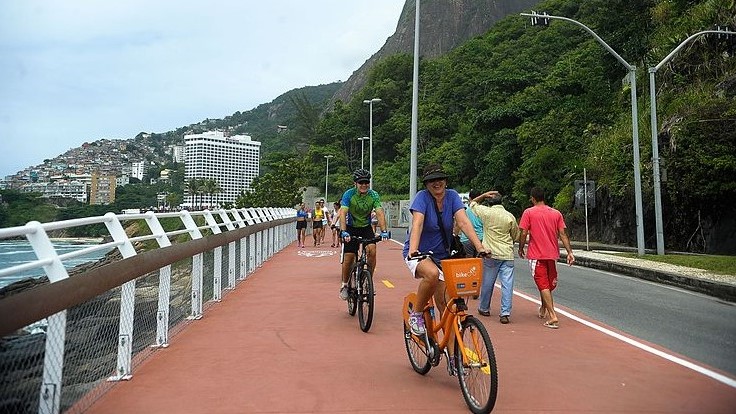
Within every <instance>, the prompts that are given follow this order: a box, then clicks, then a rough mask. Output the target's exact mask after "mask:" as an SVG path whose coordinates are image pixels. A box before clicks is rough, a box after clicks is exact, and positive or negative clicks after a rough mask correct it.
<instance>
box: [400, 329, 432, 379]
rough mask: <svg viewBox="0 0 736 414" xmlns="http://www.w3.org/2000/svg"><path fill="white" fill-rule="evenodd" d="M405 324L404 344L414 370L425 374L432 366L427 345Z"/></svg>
mask: <svg viewBox="0 0 736 414" xmlns="http://www.w3.org/2000/svg"><path fill="white" fill-rule="evenodd" d="M403 325H404V345H405V346H406V354H407V355H408V356H409V362H410V363H411V367H412V368H414V371H416V372H417V373H419V374H421V375H424V374H426V373H428V372H429V370H430V369H431V368H432V364H431V361H430V358H429V356H428V354H427V346H426V345H425V344H424V341H422V339H421V338H419V337H418V336H415V335H412V333H411V329H410V328H409V327H408V326H407V325H406V322H403Z"/></svg>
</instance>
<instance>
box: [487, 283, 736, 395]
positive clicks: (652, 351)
mask: <svg viewBox="0 0 736 414" xmlns="http://www.w3.org/2000/svg"><path fill="white" fill-rule="evenodd" d="M496 286H498V285H496ZM514 295H516V296H519V297H521V298H524V299H526V300H528V301H530V302H534V303H536V304H537V305H542V302H540V301H539V300H537V299H534V298H533V297H531V296H529V295H527V294H525V293H521V292H518V291H516V290H514ZM555 312H557V313H560V314H562V315H564V316H566V317H568V318H570V319H572V320H574V321H576V322H579V323H581V324H583V325H585V326H587V327H589V328H593V329H595V330H596V331H598V332H601V333H603V334H606V335H608V336H611V337H613V338H616V339H618V340H620V341H623V342H625V343H627V344H629V345H633V346H635V347H637V348H639V349H641V350H643V351H645V352H649V353H650V354H654V355H656V356H658V357H660V358H664V359H666V360H668V361H671V362H674V363H675V364H678V365H682V366H683V367H685V368H689V369H691V370H693V371H695V372H697V373H700V374H703V375H705V376H707V377H710V378H713V379H714V380H716V381H718V382H721V383H723V384H726V385H728V386H730V387H732V388H736V380H735V379H733V378H729V377H727V376H725V375H723V374H719V373H718V372H715V371H712V370H709V369H708V368H705V367H702V366H700V365H697V364H693V363H692V362H690V361H686V360H684V359H682V358H679V357H676V356H674V355H670V354H668V353H666V352H663V351H660V350H659V349H655V348H652V347H651V346H649V345H646V344H643V343H641V342H639V341H636V340H634V339H631V338H628V337H626V336H623V335H621V334H619V333H616V332H613V331H611V330H610V329H606V328H604V327H602V326H600V325H596V324H595V323H593V322H590V321H587V320H585V319H582V318H579V317H577V316H575V315H573V314H571V313H569V312H566V311H564V310H560V309H558V308H555Z"/></svg>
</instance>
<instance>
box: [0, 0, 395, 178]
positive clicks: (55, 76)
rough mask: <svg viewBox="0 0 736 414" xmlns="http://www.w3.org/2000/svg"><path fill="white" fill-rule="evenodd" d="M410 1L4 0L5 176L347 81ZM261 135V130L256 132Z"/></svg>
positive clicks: (0, 74)
mask: <svg viewBox="0 0 736 414" xmlns="http://www.w3.org/2000/svg"><path fill="white" fill-rule="evenodd" d="M403 5H404V0H209V1H194V0H124V1H107V0H18V1H16V0H0V62H1V63H0V178H2V177H4V176H6V175H9V174H15V173H16V172H17V171H19V170H22V169H24V168H25V167H28V166H32V165H37V164H41V163H42V162H43V160H44V159H46V158H53V157H55V156H57V155H60V154H62V153H64V152H66V151H67V150H69V149H71V148H74V147H78V146H80V145H81V144H82V143H84V142H91V141H95V140H97V139H100V138H110V139H116V138H123V139H128V138H133V137H135V135H137V134H138V133H139V132H142V131H145V132H166V131H170V130H173V129H175V128H178V127H181V126H185V125H189V124H192V123H196V122H199V121H201V120H203V119H205V118H224V117H225V116H227V115H231V114H232V113H234V112H236V111H247V110H250V109H253V108H255V107H256V106H258V105H260V104H262V103H267V102H270V101H271V100H273V99H274V98H276V97H277V96H279V95H281V94H282V93H284V92H287V91H289V90H291V89H294V88H300V87H303V86H308V85H320V84H325V83H331V82H335V81H344V80H347V79H348V78H349V77H350V75H351V74H352V73H353V71H355V70H356V69H358V68H359V67H360V66H361V65H362V64H363V63H364V62H365V61H366V60H367V59H368V58H369V57H370V56H371V55H372V54H373V53H375V52H377V51H378V50H379V49H380V48H381V46H383V44H384V43H385V41H386V39H387V38H388V37H389V36H391V35H392V34H393V33H394V31H395V29H396V24H397V22H398V20H399V16H400V14H401V9H402V7H403ZM254 138H255V139H257V137H254Z"/></svg>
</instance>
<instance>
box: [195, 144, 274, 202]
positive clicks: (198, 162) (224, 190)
mask: <svg viewBox="0 0 736 414" xmlns="http://www.w3.org/2000/svg"><path fill="white" fill-rule="evenodd" d="M184 153H185V161H184V167H185V177H186V179H187V182H190V181H191V180H192V179H196V180H199V181H202V180H214V181H215V182H216V183H217V185H218V186H219V189H220V191H219V192H216V193H213V194H206V193H204V194H200V195H195V194H190V193H189V192H187V195H186V197H185V198H184V205H185V206H190V207H191V206H202V205H203V206H217V205H219V206H221V205H222V204H223V203H234V202H235V200H236V199H237V198H238V196H239V195H240V193H241V192H242V191H248V190H250V188H251V187H250V184H251V183H252V182H253V179H255V178H256V177H258V174H259V171H260V154H261V143H260V142H258V141H253V140H252V139H251V137H250V136H248V135H233V136H225V133H223V132H220V131H208V132H205V133H203V134H192V135H185V136H184ZM195 196H196V200H195Z"/></svg>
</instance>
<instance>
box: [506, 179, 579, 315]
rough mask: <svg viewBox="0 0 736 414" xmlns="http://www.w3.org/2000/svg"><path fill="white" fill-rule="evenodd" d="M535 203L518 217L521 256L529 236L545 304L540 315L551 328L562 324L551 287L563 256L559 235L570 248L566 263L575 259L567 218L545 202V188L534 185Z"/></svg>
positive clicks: (533, 266)
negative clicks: (561, 255)
mask: <svg viewBox="0 0 736 414" xmlns="http://www.w3.org/2000/svg"><path fill="white" fill-rule="evenodd" d="M530 194H531V202H532V204H533V206H532V207H529V208H527V209H526V210H524V213H522V215H521V221H519V228H520V229H521V234H520V235H519V257H521V258H524V256H525V255H524V245H525V244H526V240H527V236H529V251H528V252H527V254H526V258H527V259H529V267H530V268H531V271H532V276H533V277H534V283H536V285H537V289H539V296H540V299H541V300H542V306H541V307H540V308H539V317H540V318H541V319H544V318H547V320H546V321H545V322H544V326H546V327H548V328H552V329H557V328H559V326H560V325H559V321H558V319H557V314H556V313H555V304H554V300H553V299H552V291H553V290H554V289H555V288H556V287H557V266H556V264H557V259H559V257H560V247H559V245H558V244H557V238H558V237H559V238H560V240H562V245H563V246H565V250H567V264H568V265H570V266H572V264H573V263H575V256H573V254H572V247H570V239H569V238H568V237H567V233H566V232H565V220H564V219H563V218H562V213H560V212H559V211H558V210H555V209H554V208H552V207H550V206H548V205H547V204H545V201H544V190H542V189H541V188H539V187H533V188H532V189H531V192H530Z"/></svg>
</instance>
